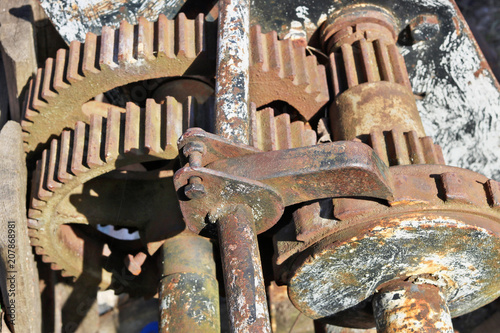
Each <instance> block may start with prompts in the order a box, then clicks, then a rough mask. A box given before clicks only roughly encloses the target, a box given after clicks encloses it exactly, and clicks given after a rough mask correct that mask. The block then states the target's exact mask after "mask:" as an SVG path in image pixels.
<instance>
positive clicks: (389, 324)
mask: <svg viewBox="0 0 500 333" xmlns="http://www.w3.org/2000/svg"><path fill="white" fill-rule="evenodd" d="M372 304H373V312H374V316H375V322H376V324H377V332H378V333H392V332H429V333H431V332H436V333H437V332H446V333H453V332H454V331H453V324H452V322H451V315H450V310H449V309H448V306H447V305H446V300H445V298H444V295H443V293H442V292H441V291H440V289H439V288H438V287H436V286H434V285H431V284H414V283H412V282H408V281H401V282H396V283H394V284H391V285H390V286H388V287H386V288H383V289H382V290H381V291H380V292H379V293H378V294H376V295H375V296H374V298H373V303H372Z"/></svg>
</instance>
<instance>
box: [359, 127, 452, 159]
mask: <svg viewBox="0 0 500 333" xmlns="http://www.w3.org/2000/svg"><path fill="white" fill-rule="evenodd" d="M360 141H362V142H363V143H366V144H367V145H369V146H370V147H372V148H373V150H374V151H375V152H376V153H377V155H378V156H379V157H380V159H382V161H384V162H385V164H387V165H388V166H393V165H408V164H445V162H444V157H443V150H442V149H441V146H439V145H437V144H434V142H433V140H432V137H430V136H425V137H419V136H418V134H417V132H416V131H409V132H403V131H402V130H401V129H399V128H393V129H392V130H390V131H382V130H380V129H372V131H371V132H370V134H369V135H367V136H366V137H365V138H362V139H361V140H360Z"/></svg>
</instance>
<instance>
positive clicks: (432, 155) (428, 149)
mask: <svg viewBox="0 0 500 333" xmlns="http://www.w3.org/2000/svg"><path fill="white" fill-rule="evenodd" d="M420 142H422V146H423V149H424V155H425V161H426V163H427V164H438V159H437V155H436V149H435V147H434V142H433V141H432V138H431V137H430V136H426V137H423V138H420Z"/></svg>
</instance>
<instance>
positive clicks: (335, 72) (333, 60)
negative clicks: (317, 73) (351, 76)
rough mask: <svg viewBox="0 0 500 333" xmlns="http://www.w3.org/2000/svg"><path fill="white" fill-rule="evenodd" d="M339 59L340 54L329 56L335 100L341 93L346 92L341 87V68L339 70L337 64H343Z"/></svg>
mask: <svg viewBox="0 0 500 333" xmlns="http://www.w3.org/2000/svg"><path fill="white" fill-rule="evenodd" d="M339 57H340V55H339V54H338V53H330V56H329V59H330V61H329V64H330V76H331V82H332V90H333V97H335V98H336V97H337V96H338V95H339V94H340V92H342V91H344V90H345V89H343V88H342V87H341V86H340V82H341V80H340V79H339V77H340V68H337V64H341V63H342V62H341V61H339V60H338V58H339Z"/></svg>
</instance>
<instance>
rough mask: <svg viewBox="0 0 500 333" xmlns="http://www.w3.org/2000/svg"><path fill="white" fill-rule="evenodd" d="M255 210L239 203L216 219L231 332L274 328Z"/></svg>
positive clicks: (268, 330)
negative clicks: (265, 284) (271, 322)
mask: <svg viewBox="0 0 500 333" xmlns="http://www.w3.org/2000/svg"><path fill="white" fill-rule="evenodd" d="M252 214H253V212H252V210H251V209H250V207H249V206H244V205H237V206H233V207H232V209H229V210H228V211H227V212H226V214H224V216H221V217H220V218H219V219H218V220H217V226H218V228H217V229H218V234H219V244H220V250H221V258H222V270H223V272H224V285H225V288H226V297H227V309H228V313H229V321H230V323H231V331H232V332H255V333H258V332H271V326H270V321H269V310H268V307H267V299H266V290H265V286H264V277H263V275H262V267H261V262H260V253H259V247H258V243H257V233H256V230H255V223H254V219H253V216H252Z"/></svg>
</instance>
